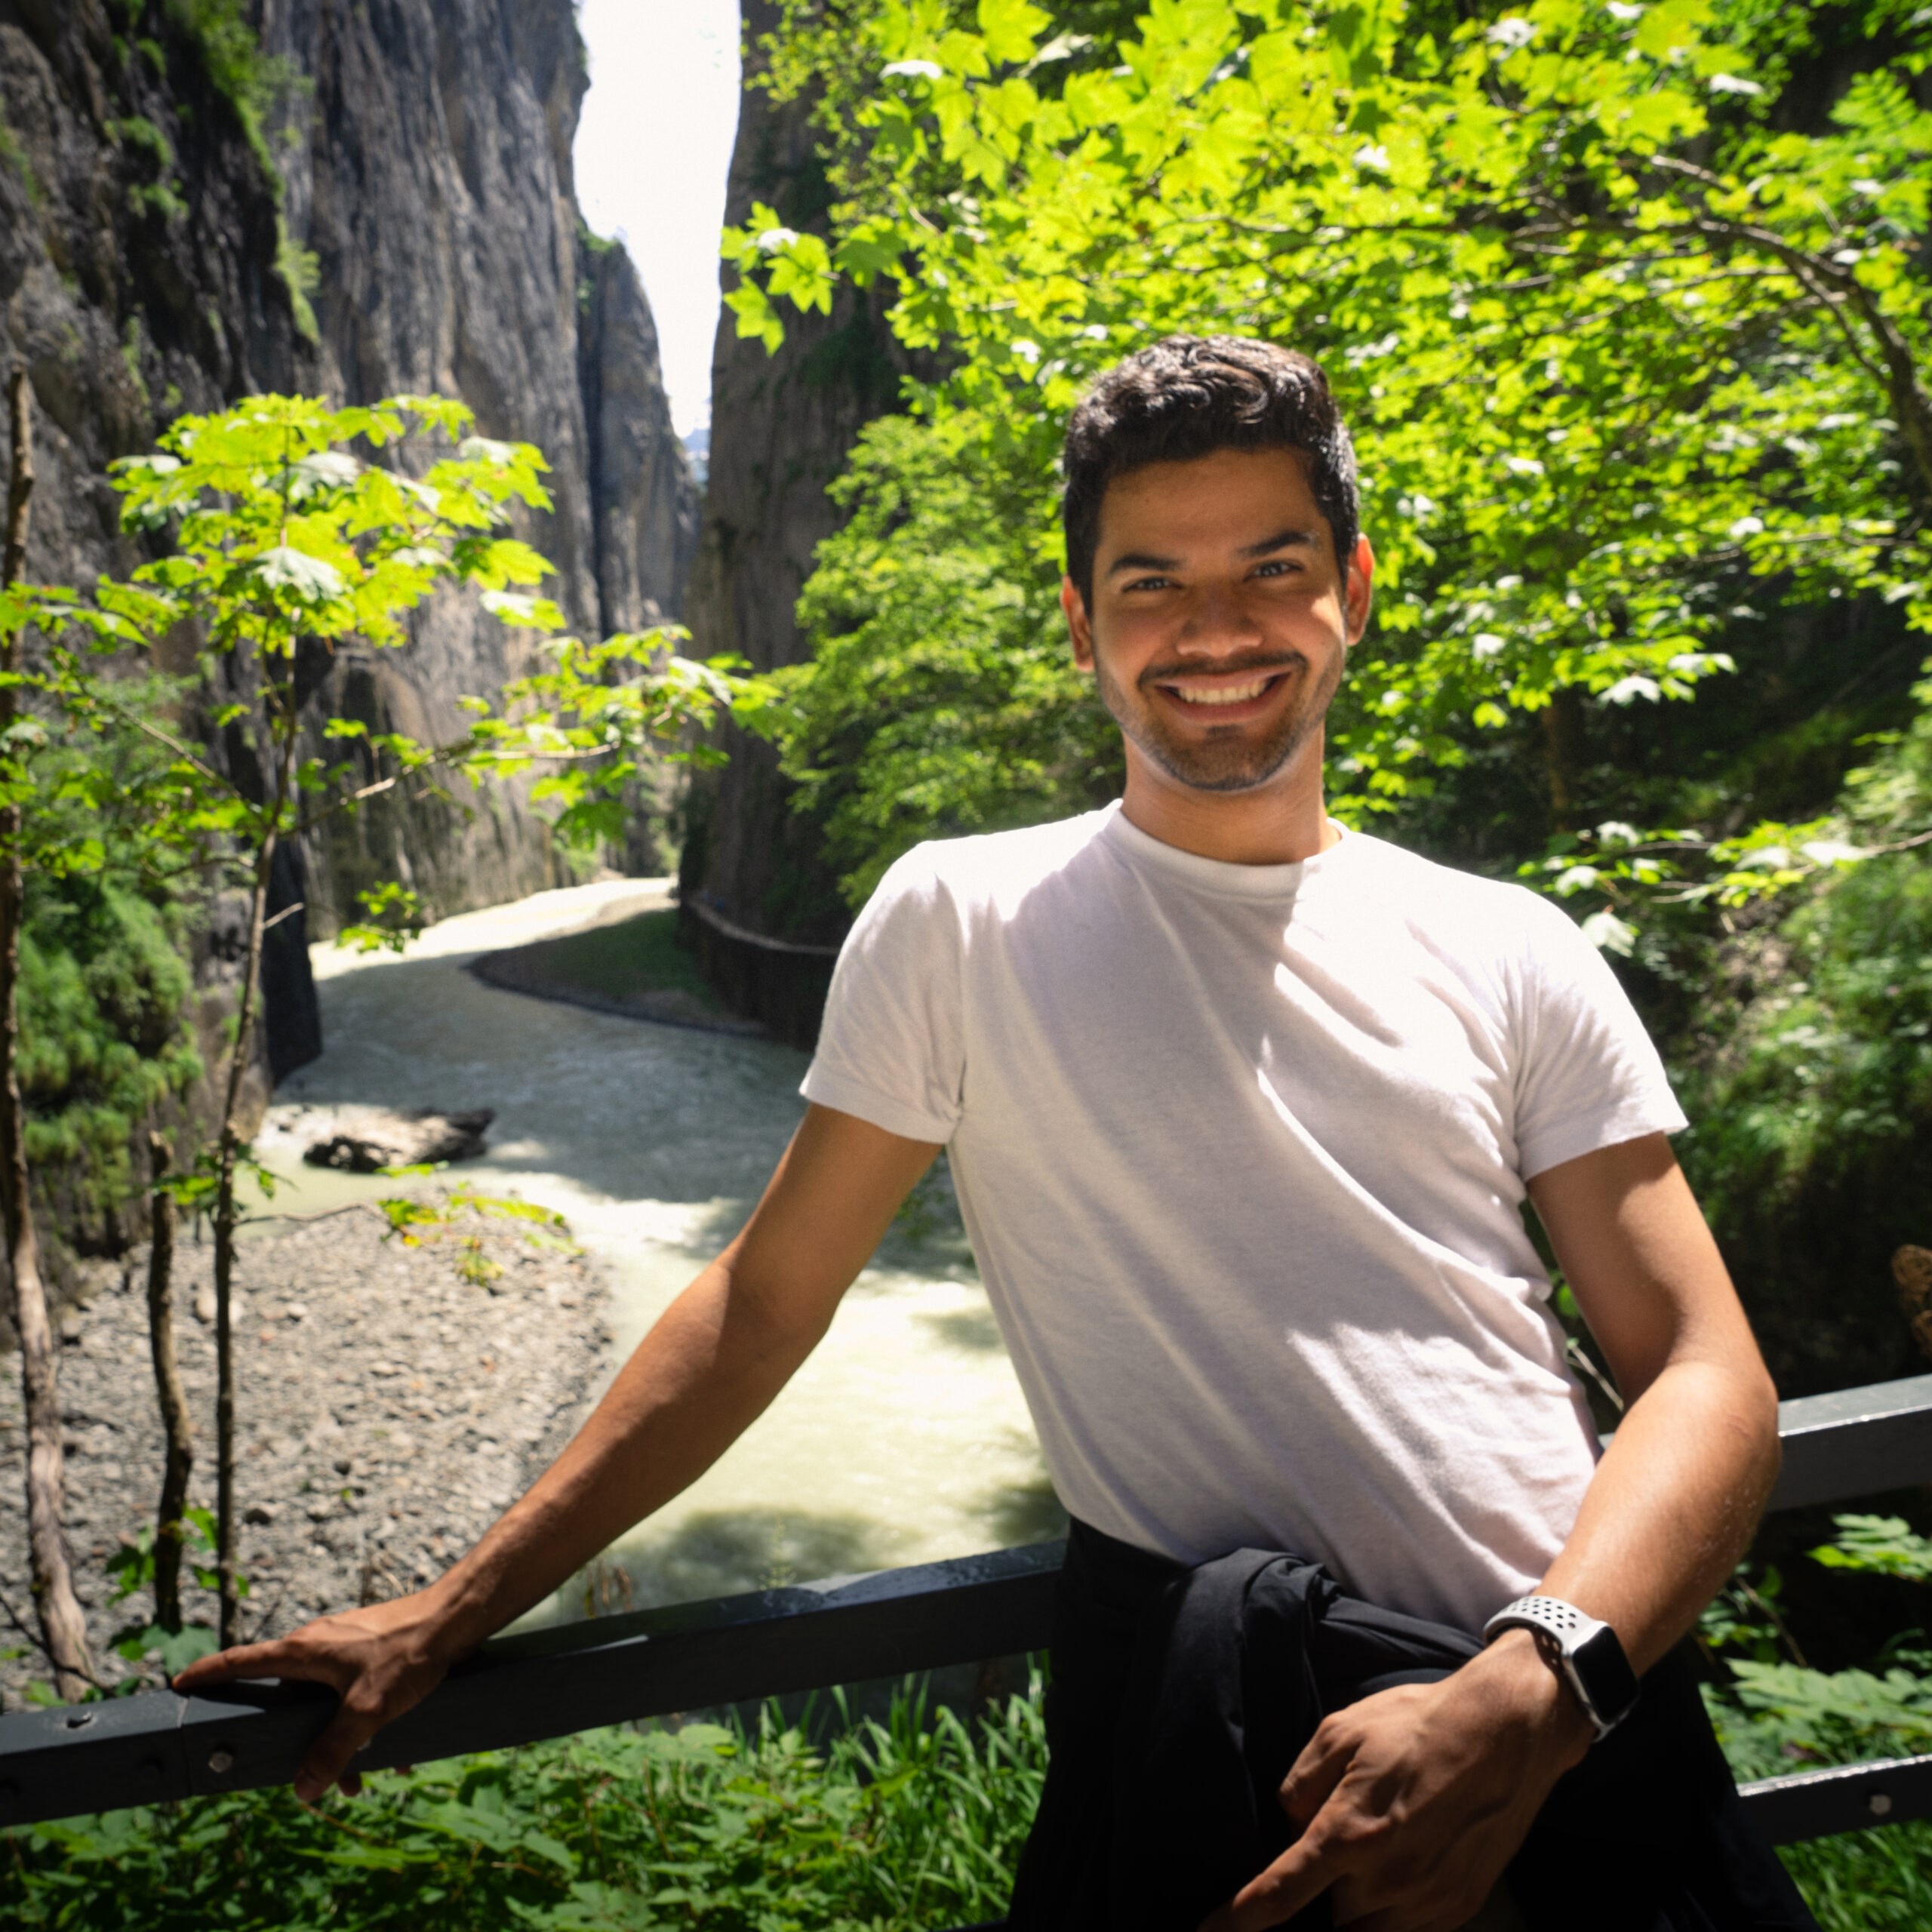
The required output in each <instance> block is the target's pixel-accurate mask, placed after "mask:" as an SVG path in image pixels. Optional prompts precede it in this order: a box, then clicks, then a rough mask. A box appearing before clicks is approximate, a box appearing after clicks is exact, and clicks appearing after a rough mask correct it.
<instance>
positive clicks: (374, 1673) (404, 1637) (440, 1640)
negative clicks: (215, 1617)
mask: <svg viewBox="0 0 1932 1932" xmlns="http://www.w3.org/2000/svg"><path fill="white" fill-rule="evenodd" d="M448 1630H449V1620H448V1615H447V1613H440V1614H439V1613H438V1611H437V1610H436V1609H435V1607H434V1606H433V1605H432V1602H431V1601H430V1598H429V1593H428V1592H419V1593H417V1594H416V1595H411V1596H406V1597H398V1598H395V1600H394V1601H392V1602H389V1603H379V1604H370V1605H368V1607H366V1608H364V1609H361V1610H349V1611H343V1612H342V1613H341V1614H340V1615H338V1616H335V1617H318V1618H317V1619H316V1620H315V1622H314V1623H305V1624H304V1625H303V1626H302V1627H301V1629H299V1630H297V1631H294V1632H291V1633H290V1635H288V1636H286V1637H281V1638H277V1639H276V1640H275V1641H274V1642H272V1643H268V1644H239V1645H238V1646H237V1647H235V1648H234V1649H233V1650H228V1651H217V1653H216V1654H214V1656H212V1657H202V1658H201V1659H200V1660H198V1662H196V1663H192V1664H190V1665H189V1666H188V1668H187V1669H186V1670H184V1671H183V1672H181V1674H180V1675H179V1676H178V1677H177V1678H175V1679H174V1688H175V1689H176V1690H179V1691H182V1692H184V1693H188V1694H194V1693H196V1692H199V1691H203V1690H207V1689H208V1688H209V1687H210V1686H211V1685H214V1684H229V1683H232V1682H233V1681H235V1679H237V1678H265V1677H275V1678H297V1679H299V1680H300V1681H305V1682H308V1683H312V1684H327V1685H328V1687H329V1688H330V1689H331V1690H333V1691H334V1692H335V1694H337V1697H340V1699H341V1700H342V1701H341V1703H340V1706H339V1707H338V1708H337V1711H336V1714H335V1715H334V1718H332V1719H331V1721H330V1722H329V1724H328V1727H327V1728H326V1729H325V1730H324V1731H323V1732H322V1734H321V1736H320V1737H318V1738H317V1739H316V1740H315V1743H314V1744H313V1745H312V1746H310V1747H309V1753H308V1755H307V1756H306V1757H305V1758H303V1760H302V1762H301V1764H300V1767H299V1768H298V1769H297V1771H296V1774H295V1795H296V1796H297V1797H298V1798H300V1799H301V1800H302V1801H303V1802H304V1803H305V1804H313V1803H314V1802H315V1800H316V1799H317V1798H320V1797H321V1795H322V1794H323V1793H324V1792H326V1791H327V1790H328V1788H329V1786H331V1785H332V1784H333V1785H339V1786H340V1787H341V1788H342V1789H343V1791H344V1792H346V1793H347V1794H348V1795H349V1796H350V1797H353V1796H354V1795H355V1794H356V1792H358V1791H360V1790H361V1789H362V1780H361V1777H360V1775H359V1774H358V1773H356V1772H355V1771H353V1770H350V1768H349V1765H350V1763H351V1761H352V1759H353V1758H355V1755H356V1754H357V1753H358V1752H360V1751H361V1749H363V1748H364V1747H365V1746H366V1745H367V1744H368V1742H369V1740H370V1739H371V1738H372V1737H374V1736H375V1734H377V1731H379V1730H381V1729H382V1727H383V1725H384V1724H390V1723H392V1722H393V1721H395V1719H396V1718H399V1717H401V1715H402V1714H403V1712H405V1711H406V1710H408V1709H410V1708H411V1706H413V1705H415V1704H420V1703H421V1702H422V1701H423V1699H424V1698H425V1697H427V1696H428V1695H429V1693H430V1692H431V1691H432V1690H434V1689H435V1687H436V1686H437V1685H438V1684H440V1683H441V1681H442V1680H443V1677H444V1675H445V1672H447V1671H448V1669H449V1667H450V1666H451V1663H454V1661H455V1658H454V1654H452V1653H451V1651H449V1649H448V1647H447V1646H448Z"/></svg>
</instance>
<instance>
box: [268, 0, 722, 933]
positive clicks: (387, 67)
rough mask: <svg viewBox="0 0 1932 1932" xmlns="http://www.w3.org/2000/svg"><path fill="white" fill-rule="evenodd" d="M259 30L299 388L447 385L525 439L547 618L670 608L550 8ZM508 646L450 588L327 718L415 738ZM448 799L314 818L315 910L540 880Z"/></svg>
mask: <svg viewBox="0 0 1932 1932" xmlns="http://www.w3.org/2000/svg"><path fill="white" fill-rule="evenodd" d="M260 35H261V44H262V46H263V50H264V51H265V52H266V53H267V54H269V55H270V56H271V57H275V58H277V59H279V60H283V61H285V62H286V63H288V66H290V67H291V69H294V72H297V74H299V75H301V76H303V78H304V80H305V82H306V86H305V87H304V88H303V89H301V90H300V91H297V92H294V93H292V94H291V95H289V96H288V97H287V98H286V100H285V103H284V104H283V105H282V106H281V109H280V110H279V112H278V114H277V115H276V116H275V123H276V126H277V131H278V132H277V137H276V140H275V151H276V153H277V155H278V162H279V165H280V168H281V173H282V175H283V177H284V178H285V181H286V183H287V191H286V217H285V218H286V223H287V227H288V232H289V234H290V235H291V238H292V240H293V242H294V245H295V247H296V248H298V249H300V250H302V251H306V253H307V254H308V255H309V257H312V269H311V271H310V272H311V273H312V279H313V285H314V294H313V296H312V303H313V307H314V314H315V328H316V334H317V337H318V340H317V342H316V343H315V350H314V353H315V360H316V365H317V370H318V377H319V380H320V381H321V384H322V386H324V387H325V389H328V390H329V391H330V392H332V393H335V394H339V395H343V396H344V397H346V398H352V399H356V400H364V399H367V398H371V397H374V396H376V395H383V394H389V393H393V392H397V391H399V390H436V391H439V392H442V393H444V394H446V395H460V396H461V397H462V398H463V400H464V401H466V403H468V404H469V406H470V408H472V409H473V410H474V411H475V412H476V418H477V425H478V428H479V429H480V430H481V432H482V433H483V434H485V435H491V436H498V437H504V438H521V439H525V440H528V441H531V442H535V443H537V444H539V445H541V446H542V447H543V450H544V451H545V453H546V455H547V456H548V457H549V460H550V463H551V466H552V473H551V476H550V478H549V483H550V488H551V494H552V497H553V499H554V500H555V509H553V510H552V512H551V513H550V514H549V515H547V516H544V517H541V518H536V519H534V525H533V527H532V528H531V529H530V530H529V531H528V536H529V537H530V540H531V541H532V542H533V543H535V544H536V545H537V548H538V549H540V550H542V551H543V553H544V554H545V555H546V556H547V557H549V559H550V560H551V561H552V563H553V564H554V565H555V566H556V569H557V574H558V582H557V583H556V585H555V586H554V589H555V593H556V595H558V601H560V602H561V604H562V605H563V607H564V608H565V611H566V612H567V613H568V615H569V617H570V618H571V621H572V623H574V624H575V625H577V626H579V627H580V628H581V629H585V630H586V631H587V632H597V633H598V634H603V633H607V632H611V631H617V630H628V629H637V628H640V627H641V626H645V625H646V624H649V623H654V622H657V621H659V620H661V619H663V618H664V617H674V616H675V615H677V614H678V611H679V608H680V606H681V601H682V597H683V592H684V586H685V577H686V576H687V574H688V571H689V568H690V564H691V554H692V551H693V549H694V545H695V542H696V539H697V495H696V491H695V489H694V485H693V484H692V481H691V474H690V469H689V466H688V462H687V460H686V459H685V454H684V451H683V449H682V448H681V445H679V443H678V439H677V438H676V436H675V435H674V434H673V432H672V427H671V418H670V411H669V405H668V403H667V402H666V398H665V395H664V390H663V381H662V379H661V377H660V374H659V370H658V358H657V332H656V330H655V328H654V325H653V324H652V321H651V311H650V308H649V306H648V303H646V301H645V297H644V292H643V291H642V289H641V287H640V286H639V285H638V279H637V274H636V271H635V269H633V268H632V265H631V263H630V260H629V257H628V256H626V254H625V253H624V252H623V250H622V249H621V248H616V247H613V246H611V245H607V244H605V243H602V242H598V241H596V240H595V238H592V237H591V236H590V235H588V233H587V232H586V230H585V229H584V227H583V221H582V220H581V217H580V216H579V214H578V213H577V203H576V199H575V195H574V186H573V180H572V174H571V142H572V140H573V139H574V136H575V134H576V131H577V110H578V107H579V105H580V103H581V101H582V100H583V92H584V89H585V87H586V84H587V83H586V75H585V66H584V60H583V46H582V44H581V42H580V41H579V39H578V38H577V24H576V20H575V16H574V11H573V9H572V8H571V5H570V0H262V4H261V7H260ZM518 651H519V645H518V641H517V640H516V638H515V637H514V636H513V635H512V634H510V633H507V632H504V631H503V629H502V628H501V626H499V625H497V624H496V623H494V621H493V620H489V619H487V618H481V617H478V615H477V614H476V613H475V611H474V610H473V608H472V607H471V606H470V605H469V604H467V603H466V602H465V601H461V600H459V599H456V598H450V599H448V600H446V601H444V602H443V603H441V604H440V605H438V606H437V607H436V608H434V609H433V610H432V611H429V612H428V613H427V614H426V615H425V617H423V620H422V621H421V622H420V624H419V625H418V626H417V635H416V640H415V648H414V649H413V650H411V651H409V652H408V653H407V654H401V655H395V654H389V653H371V654H368V655H366V656H365V657H363V658H361V659H360V660H353V659H352V660H351V661H349V662H348V663H345V664H344V665H343V666H342V668H341V669H340V672H338V674H337V676H338V678H339V681H340V689H339V690H337V691H334V692H333V693H332V694H331V695H332V696H333V697H334V698H335V699H336V700H337V703H338V704H339V706H340V708H341V709H344V710H345V711H347V712H350V713H352V715H369V714H370V713H371V712H375V713H377V714H380V715H384V716H386V717H391V718H395V719H396V720H397V721H398V723H399V724H401V727H402V728H404V729H405V730H408V731H411V732H413V733H414V734H416V735H417V736H418V737H429V738H434V737H440V736H442V735H445V734H454V732H455V731H457V730H458V729H459V728H460V718H459V716H458V714H457V711H456V709H455V700H456V699H457V697H458V696H459V695H460V694H462V693H463V692H466V691H478V690H481V689H485V688H488V687H490V686H491V685H497V684H500V682H501V681H502V680H503V678H504V677H505V676H506V675H512V674H513V673H514V672H515V670H516V669H518V668H519V665H520V662H521V660H520V658H519V657H518ZM474 802H475V808H476V810H475V816H474V817H465V816H463V814H460V813H454V812H451V811H449V810H448V808H445V807H442V806H440V805H435V804H431V805H428V806H425V805H423V804H417V805H414V806H409V805H403V806H398V807H397V808H392V810H390V811H388V812H387V813H386V814H374V815H371V816H370V817H367V818H365V819H363V820H358V821H357V822H355V823H353V824H352V825H344V826H339V827H338V828H337V829H336V830H335V832H334V834H333V835H332V837H331V840H330V842H329V844H328V849H327V851H325V853H322V854H316V855H312V857H316V858H318V859H319V860H320V863H318V864H316V865H315V866H314V867H313V869H314V870H315V871H316V872H318V873H319V874H320V875H321V887H320V889H319V890H318V894H317V897H318V900H320V902H321V905H322V906H323V907H324V909H325V916H328V915H334V914H335V913H336V912H337V910H338V909H339V908H340V905H341V903H342V900H343V897H345V896H346V892H347V891H348V890H349V889H351V888H355V887H358V886H361V885H362V884H367V883H368V882H370V881H371V880H372V879H374V878H378V877H389V876H398V875H399V876H401V877H402V878H405V881H407V882H408V883H410V884H412V885H414V887H415V888H416V889H417V891H419V892H420V893H421V894H423V897H425V899H426V900H428V901H429V903H431V904H432V905H433V906H435V907H437V908H438V909H439V910H441V911H445V912H448V911H454V910H456V909H459V908H460V907H462V906H474V905H487V904H490V903H494V902H495V901H497V900H503V899H506V898H510V897H515V896H517V895H518V894H521V893H523V892H525V891H530V890H531V889H533V888H535V887H537V886H540V885H543V884H552V883H555V882H556V874H555V861H554V860H553V858H552V855H551V854H550V852H549V848H548V846H547V844H546V841H545V840H544V839H543V837H542V836H541V835H540V831H539V829H537V827H535V826H534V825H533V824H532V823H531V820H530V819H529V817H528V814H527V812H526V811H525V808H524V807H523V805H522V804H521V801H520V800H519V799H518V798H517V796H516V795H514V794H501V793H500V794H497V795H494V796H491V797H488V798H478V799H477V800H476V801H474Z"/></svg>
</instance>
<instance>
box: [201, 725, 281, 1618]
mask: <svg viewBox="0 0 1932 1932" xmlns="http://www.w3.org/2000/svg"><path fill="white" fill-rule="evenodd" d="M272 736H273V737H274V738H275V739H277V740H280V742H278V743H276V745H275V752H276V758H275V789H274V792H273V793H272V798H271V801H270V803H269V808H268V814H267V823H266V829H265V831H264V832H263V835H262V840H261V843H260V845H259V846H257V848H256V852H255V878H254V887H253V889H252V890H251V892H250V894H249V898H248V959H247V961H246V963H245V965H244V966H243V968H242V998H241V1001H240V1005H239V1008H238V1011H237V1013H236V1015H235V1051H234V1054H233V1056H232V1058H231V1059H230V1060H229V1067H228V1092H227V1095H226V1100H225V1102H224V1103H223V1108H222V1114H221V1158H220V1169H219V1178H218V1181H217V1186H216V1189H215V1206H214V1347H215V1405H214V1428H215V1450H214V1453H215V1546H216V1555H215V1569H216V1571H217V1574H218V1575H219V1577H220V1588H221V1647H222V1648H223V1650H226V1649H228V1648H229V1647H230V1646H231V1645H232V1644H238V1643H239V1642H240V1641H242V1598H241V1592H240V1589H239V1588H238V1583H237V1580H236V1574H235V1336H234V1324H233V1321H232V1318H231V1315H230V1303H231V1300H232V1284H233V1281H234V1278H235V1226H236V1223H237V1222H238V1220H239V1218H240V1217H238V1214H236V1212H235V1163H236V1161H237V1160H238V1158H240V1155H241V1152H242V1134H241V1131H240V1129H239V1128H238V1125H237V1124H236V1118H235V1117H236V1115H237V1113H238V1111H239V1109H240V1107H241V1103H242V1078H243V1075H245V1073H246V1072H247V1071H248V1037H249V1035H250V1033H251V1032H252V1030H253V1029H254V1023H255V999H256V995H257V989H258V987H259V985H260V980H261V971H262V924H263V914H264V912H266V909H267V906H268V896H269V874H270V872H271V871H272V869H273V867H274V865H275V844H276V840H277V835H278V832H279V831H280V829H281V821H282V817H283V815H284V813H285V809H286V807H287V804H288V787H289V773H290V770H291V766H292V765H293V764H294V756H295V718H294V694H293V693H292V691H291V694H290V698H289V715H288V717H287V718H285V720H283V721H281V724H279V725H278V726H276V727H274V728H272Z"/></svg>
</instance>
